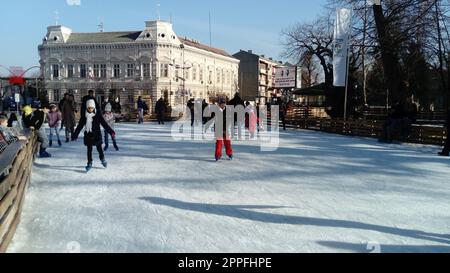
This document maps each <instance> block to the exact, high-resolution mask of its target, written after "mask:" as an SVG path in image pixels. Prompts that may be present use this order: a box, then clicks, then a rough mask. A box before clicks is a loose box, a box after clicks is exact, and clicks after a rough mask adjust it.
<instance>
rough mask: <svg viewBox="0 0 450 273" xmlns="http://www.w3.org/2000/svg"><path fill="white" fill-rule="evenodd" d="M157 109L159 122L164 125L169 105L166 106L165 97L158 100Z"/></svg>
mask: <svg viewBox="0 0 450 273" xmlns="http://www.w3.org/2000/svg"><path fill="white" fill-rule="evenodd" d="M155 110H156V116H157V119H158V124H159V125H161V124H163V125H164V114H165V113H166V111H167V107H166V102H165V101H164V98H162V97H161V98H160V99H159V100H158V101H157V102H156V106H155Z"/></svg>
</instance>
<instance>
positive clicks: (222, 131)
mask: <svg viewBox="0 0 450 273" xmlns="http://www.w3.org/2000/svg"><path fill="white" fill-rule="evenodd" d="M211 116H212V117H213V118H214V119H215V132H216V138H218V139H221V138H225V139H230V136H231V126H233V125H234V123H233V119H234V117H233V115H232V114H231V115H230V114H229V113H228V114H227V109H226V108H225V109H224V110H223V119H222V122H220V121H219V120H218V119H219V116H218V115H216V113H215V112H213V113H212V114H211ZM227 120H229V122H228V123H227Z"/></svg>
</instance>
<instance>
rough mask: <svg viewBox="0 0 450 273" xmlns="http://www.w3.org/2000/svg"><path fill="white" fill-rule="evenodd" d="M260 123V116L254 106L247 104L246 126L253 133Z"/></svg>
mask: <svg viewBox="0 0 450 273" xmlns="http://www.w3.org/2000/svg"><path fill="white" fill-rule="evenodd" d="M257 124H258V117H257V115H256V111H255V109H254V108H253V106H247V108H245V128H247V129H248V130H249V131H250V132H251V133H254V132H256V126H257Z"/></svg>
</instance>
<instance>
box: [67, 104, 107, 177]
mask: <svg viewBox="0 0 450 273" xmlns="http://www.w3.org/2000/svg"><path fill="white" fill-rule="evenodd" d="M100 125H101V126H103V128H104V129H105V130H106V131H107V132H108V133H109V134H110V135H111V136H112V137H113V139H114V138H115V136H116V133H115V132H114V130H113V129H111V127H110V126H109V125H108V123H106V121H105V119H104V118H103V117H102V114H101V112H100V111H98V110H97V108H96V104H95V101H94V100H88V101H87V102H86V112H84V113H82V116H81V118H80V122H79V123H78V127H77V129H76V130H75V132H74V134H73V135H72V140H73V141H76V140H77V138H78V136H79V134H80V132H81V130H82V129H83V128H85V131H84V145H85V146H86V147H87V158H88V163H87V166H86V171H87V172H89V171H90V170H91V169H92V162H93V160H92V150H93V147H94V146H95V147H96V148H97V151H98V154H99V156H100V161H101V162H102V165H103V167H105V168H107V167H108V163H107V162H106V160H105V154H104V152H103V148H102V144H103V141H102V132H101V130H100Z"/></svg>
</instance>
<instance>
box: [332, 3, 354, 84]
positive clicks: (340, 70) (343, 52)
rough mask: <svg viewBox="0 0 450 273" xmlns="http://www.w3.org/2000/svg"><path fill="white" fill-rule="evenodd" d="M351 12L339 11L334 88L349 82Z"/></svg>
mask: <svg viewBox="0 0 450 273" xmlns="http://www.w3.org/2000/svg"><path fill="white" fill-rule="evenodd" d="M351 13H352V12H351V10H349V9H338V10H337V14H336V22H335V25H334V47H333V76H334V82H333V85H334V86H343V87H345V84H346V82H347V80H346V77H347V59H348V49H349V46H350V27H351V26H350V21H351Z"/></svg>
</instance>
